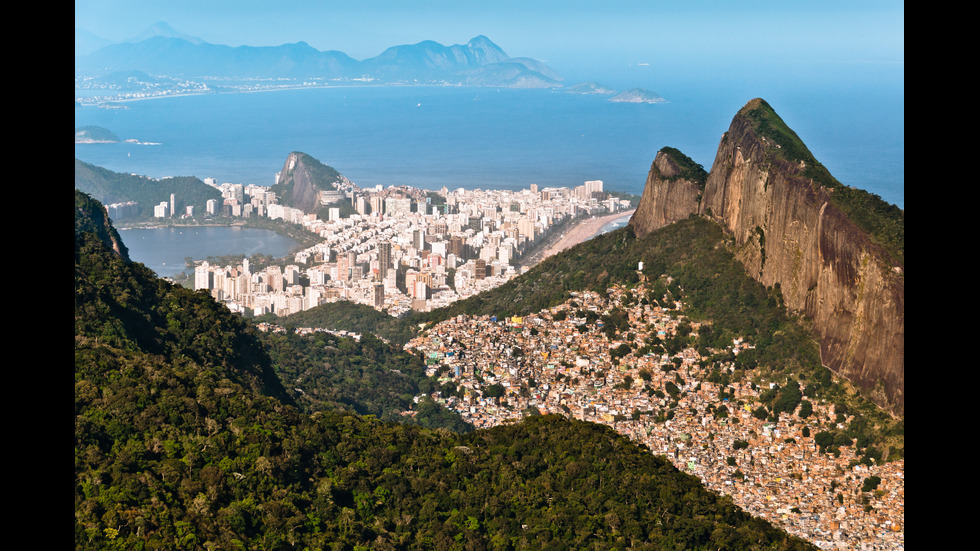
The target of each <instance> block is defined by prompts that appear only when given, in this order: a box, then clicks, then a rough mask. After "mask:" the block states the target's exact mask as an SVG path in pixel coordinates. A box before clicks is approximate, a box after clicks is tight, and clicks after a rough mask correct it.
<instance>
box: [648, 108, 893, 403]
mask: <svg viewBox="0 0 980 551" xmlns="http://www.w3.org/2000/svg"><path fill="white" fill-rule="evenodd" d="M676 158H677V156H676V154H669V155H668V154H663V155H661V154H658V156H657V160H656V161H655V162H654V166H653V167H651V171H650V177H649V178H648V180H647V185H646V188H645V189H644V193H643V198H642V199H641V201H640V208H638V209H637V212H636V213H635V214H634V216H633V218H632V220H631V221H630V226H631V227H632V228H634V231H636V232H637V235H638V236H639V235H645V234H647V233H649V232H651V231H653V230H654V229H656V228H659V227H662V226H664V225H666V224H670V223H671V222H672V221H675V220H678V219H681V218H684V217H686V215H688V214H691V213H697V214H698V215H700V216H703V217H705V218H707V219H710V220H713V221H715V222H717V223H718V224H719V225H720V226H721V227H722V228H724V229H725V231H726V232H727V233H728V234H730V235H731V236H732V237H733V238H734V243H735V250H736V257H737V258H738V259H739V261H740V262H741V263H742V264H743V265H744V266H745V269H746V271H747V272H748V274H749V275H750V276H751V277H753V278H755V279H756V280H758V281H760V282H761V283H762V284H764V285H765V286H767V287H776V288H778V289H779V291H780V293H781V295H782V297H783V300H784V301H785V304H786V306H787V307H788V308H789V309H790V310H792V311H796V312H800V313H802V314H804V315H805V316H806V317H807V318H808V319H810V320H812V323H813V327H814V330H815V331H816V332H817V334H818V335H819V338H820V356H821V361H822V362H823V363H824V365H827V366H828V367H829V368H830V369H831V370H833V371H834V372H836V373H838V374H840V375H842V376H844V377H846V378H847V379H848V380H850V381H851V382H853V383H854V384H855V385H857V386H858V387H860V388H861V389H863V390H864V391H865V392H866V393H868V394H869V395H870V396H871V397H872V398H873V399H874V400H875V401H876V402H877V403H878V404H879V405H880V406H881V407H883V408H885V409H886V410H888V411H891V412H892V413H893V414H895V415H899V416H900V415H903V414H904V406H905V276H904V250H905V238H904V235H905V213H904V211H903V210H901V209H898V208H897V207H895V206H894V205H889V204H887V203H885V202H884V201H882V200H881V199H880V198H879V197H877V196H874V195H872V194H869V193H867V192H864V191H861V190H855V189H853V188H849V187H847V186H844V185H842V184H841V183H840V182H838V181H837V180H835V179H834V178H833V177H832V176H831V175H830V174H829V172H827V170H826V169H825V168H824V167H823V165H821V164H820V163H819V162H818V161H817V160H816V159H814V158H813V155H812V154H811V153H810V151H809V150H808V149H807V148H806V146H805V145H804V144H803V143H802V141H801V140H800V139H799V137H798V136H797V135H796V134H795V133H794V132H793V131H792V130H791V129H789V127H787V126H786V124H785V122H783V121H782V119H780V118H779V116H778V115H777V114H776V112H775V111H774V110H773V109H772V107H771V106H770V105H769V104H768V103H766V102H765V101H764V100H761V99H753V100H752V101H749V102H748V103H747V104H746V105H745V106H744V107H743V108H742V109H741V110H740V111H739V112H738V113H737V114H736V115H735V117H734V118H733V120H732V123H731V125H730V126H729V129H728V131H727V132H726V133H725V134H724V135H723V136H722V139H721V143H720V144H719V147H718V153H717V154H716V156H715V160H714V163H713V165H712V167H711V170H710V172H709V173H708V176H707V179H706V181H705V182H704V185H703V191H702V192H700V193H695V192H694V191H693V189H692V188H691V186H690V185H687V186H685V185H684V184H683V183H682V182H680V181H679V180H677V179H675V178H672V177H667V178H665V177H663V176H662V175H663V174H664V173H665V172H666V173H668V174H674V172H673V171H670V172H668V171H667V170H665V169H664V168H663V167H664V166H665V165H669V164H670V161H671V160H672V159H676Z"/></svg>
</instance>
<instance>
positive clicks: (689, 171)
mask: <svg viewBox="0 0 980 551" xmlns="http://www.w3.org/2000/svg"><path fill="white" fill-rule="evenodd" d="M707 178H708V173H707V172H705V170H704V168H703V167H702V166H701V165H699V164H697V163H695V162H694V161H693V160H692V159H691V158H690V157H688V156H687V155H684V154H683V153H681V152H680V151H678V150H676V149H673V148H669V147H665V148H663V149H661V150H660V151H659V152H657V157H656V158H655V159H654V160H653V164H652V165H650V173H649V174H648V175H647V182H646V186H644V188H643V195H641V196H640V203H639V205H637V208H636V212H634V213H633V216H632V217H630V222H629V224H630V227H632V228H633V231H634V232H635V233H636V235H637V236H639V237H643V236H645V235H647V234H649V233H650V232H651V231H653V230H655V229H658V228H662V227H664V226H666V225H668V224H672V223H674V222H677V221H680V220H684V219H686V218H687V217H688V216H690V215H692V214H696V213H697V212H698V205H699V204H700V203H701V194H702V193H703V192H704V185H705V183H706V181H707Z"/></svg>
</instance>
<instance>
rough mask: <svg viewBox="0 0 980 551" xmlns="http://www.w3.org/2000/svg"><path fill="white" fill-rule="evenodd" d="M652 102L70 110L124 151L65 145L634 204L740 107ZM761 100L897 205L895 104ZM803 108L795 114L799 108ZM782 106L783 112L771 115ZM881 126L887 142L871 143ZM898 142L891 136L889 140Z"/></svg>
mask: <svg viewBox="0 0 980 551" xmlns="http://www.w3.org/2000/svg"><path fill="white" fill-rule="evenodd" d="M685 94H687V95H684V96H680V97H670V98H668V100H669V103H664V104H626V103H613V102H609V101H607V96H595V95H590V96H583V95H576V94H568V93H564V92H560V91H550V90H510V89H497V88H439V87H351V88H329V89H322V88H321V89H308V90H284V91H275V92H260V93H250V94H214V95H206V96H187V97H177V98H161V99H153V100H144V101H134V102H127V103H126V106H127V107H128V109H124V110H119V109H99V108H96V107H83V108H78V109H76V112H75V125H76V127H77V126H85V125H97V126H103V127H105V128H108V129H109V130H111V131H113V132H114V133H115V134H116V135H118V136H119V137H120V138H121V139H124V140H125V139H135V140H139V141H140V142H149V143H152V144H157V145H141V144H135V143H118V144H77V145H76V146H75V156H76V157H77V158H79V159H81V160H83V161H85V162H88V163H91V164H95V165H98V166H102V167H105V168H108V169H111V170H115V171H119V172H132V173H137V174H143V175H147V176H152V177H157V178H160V177H166V176H197V177H200V178H205V177H214V178H216V179H217V180H218V181H219V182H232V183H243V184H259V185H265V186H268V185H272V184H273V183H274V177H275V173H276V172H277V171H279V170H280V169H281V168H282V165H283V163H284V162H285V159H286V157H287V155H288V154H289V153H290V152H292V151H302V152H304V153H308V154H310V155H312V156H313V157H315V158H317V159H319V160H320V161H321V162H323V163H325V164H328V165H330V166H333V167H334V168H336V169H337V170H338V171H340V172H341V173H342V174H344V175H345V176H347V177H348V178H350V179H351V180H352V181H354V182H355V183H357V184H358V185H360V186H361V187H365V188H366V187H372V186H375V185H383V186H385V187H387V186H390V185H410V186H415V187H420V188H425V189H439V188H441V187H443V186H446V187H448V188H450V189H455V188H459V187H462V188H467V189H475V188H481V189H490V188H492V189H523V188H527V187H528V186H529V185H530V184H538V186H539V187H544V186H566V187H573V186H576V185H580V184H581V183H582V182H584V181H586V180H603V181H604V182H605V185H606V189H607V190H617V191H625V192H629V193H635V194H640V193H642V191H643V185H644V183H645V180H646V176H647V172H648V171H649V168H650V164H651V162H652V161H653V158H654V157H655V156H656V152H657V151H658V150H659V149H660V148H662V147H664V146H670V147H676V148H677V149H680V150H681V151H682V152H684V153H685V154H687V155H689V156H690V157H692V158H693V159H694V160H695V161H696V162H698V163H701V164H702V165H703V166H704V167H705V169H710V168H711V163H712V162H713V160H714V154H715V152H716V150H717V146H718V141H719V140H720V138H721V135H722V133H723V132H724V131H725V130H727V127H728V124H729V123H730V122H731V118H732V116H733V115H734V114H735V112H736V111H737V110H738V109H739V108H740V107H741V106H742V105H743V104H744V103H745V101H748V100H749V99H751V98H745V100H744V101H742V100H738V101H736V100H734V99H733V98H731V96H732V94H731V93H730V92H728V91H726V90H722V91H715V90H711V89H696V90H692V91H688V92H685ZM785 97H787V98H788V99H787V100H785V101H783V102H782V104H781V102H780V99H779V98H777V99H775V100H774V99H769V98H766V99H767V101H769V102H770V104H771V105H773V108H774V109H776V111H777V113H780V114H781V115H782V113H783V112H785V111H789V112H791V113H800V112H803V113H807V115H808V116H797V117H796V118H797V119H802V120H794V119H793V118H791V117H790V116H787V115H783V117H784V119H786V120H787V123H788V124H789V125H790V127H791V128H794V130H796V132H797V133H798V134H800V137H801V138H802V139H803V141H804V143H806V144H807V146H808V147H809V148H810V149H811V151H812V152H813V153H814V155H815V156H816V157H817V159H818V160H819V161H821V162H822V163H823V164H824V165H826V166H827V167H828V169H829V170H830V171H831V173H832V174H834V176H835V177H837V178H838V179H839V180H840V181H842V182H843V183H845V184H848V185H853V186H855V187H859V188H862V189H866V190H869V191H871V192H873V193H877V194H879V195H881V196H882V197H883V198H884V199H886V200H888V201H889V202H893V203H896V204H898V205H899V206H903V207H904V139H903V135H904V134H903V125H904V121H903V119H902V118H898V119H896V118H895V113H896V110H897V111H898V113H899V114H901V106H902V101H901V98H893V99H892V101H891V102H881V101H879V102H877V103H874V104H872V105H869V104H871V103H872V102H871V101H870V100H868V101H863V102H862V101H857V102H854V105H856V107H855V108H853V109H851V108H849V106H850V105H852V104H848V103H840V104H837V105H835V104H834V103H833V101H832V100H831V99H829V98H824V97H821V95H820V94H819V93H814V94H811V95H809V96H808V95H806V94H800V95H799V97H797V98H793V97H792V95H791V94H786V95H785ZM801 105H802V106H804V107H807V108H809V111H806V110H805V109H802V108H801V107H800V106H801ZM781 106H785V109H781ZM883 127H887V128H889V129H890V130H891V131H887V132H883V131H882V128H883ZM895 136H897V137H898V139H896V138H895Z"/></svg>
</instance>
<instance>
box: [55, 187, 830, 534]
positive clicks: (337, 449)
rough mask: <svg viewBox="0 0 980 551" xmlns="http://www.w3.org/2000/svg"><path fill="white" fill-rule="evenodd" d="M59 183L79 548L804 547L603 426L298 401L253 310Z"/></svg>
mask: <svg viewBox="0 0 980 551" xmlns="http://www.w3.org/2000/svg"><path fill="white" fill-rule="evenodd" d="M75 197H76V212H75V218H76V223H75V227H76V230H75V377H74V388H75V398H74V413H75V418H74V419H75V421H74V451H75V454H74V466H75V472H74V483H73V486H74V489H75V492H74V505H75V524H74V537H75V547H76V548H80V549H83V548H84V549H103V548H119V549H170V548H194V549H197V548H202V549H204V548H215V549H234V548H249V549H253V548H254V549H269V550H280V549H283V550H285V549H294V548H309V549H326V548H333V549H357V548H365V549H366V548H374V549H422V548H434V549H454V548H460V549H466V548H471V549H491V548H498V549H517V548H522V549H530V548H535V549H562V548H576V549H613V548H627V547H628V548H635V549H649V550H653V549H668V548H670V549H678V548H690V549H784V550H796V549H814V547H813V546H812V545H809V544H808V543H806V542H804V541H802V540H800V539H798V538H796V537H792V536H789V535H787V534H786V533H785V532H782V531H780V530H777V529H775V528H774V527H773V526H772V525H771V524H769V523H767V522H765V521H763V520H760V519H757V518H753V517H752V516H750V515H749V514H748V513H746V512H745V511H743V510H741V509H740V508H738V507H736V506H735V505H733V503H732V501H731V499H730V498H727V497H722V496H719V495H717V494H715V493H712V492H709V491H707V490H705V488H704V487H703V486H702V485H701V484H700V483H699V481H698V480H697V478H696V477H694V476H691V475H688V474H685V473H682V472H680V471H678V470H677V469H676V468H675V467H674V466H673V465H671V464H670V462H669V461H667V460H666V459H665V458H663V457H659V456H655V455H653V454H651V453H650V452H649V451H648V450H645V449H643V448H641V447H639V446H636V445H635V444H634V443H632V442H631V441H630V440H629V439H627V438H626V437H624V436H622V435H619V434H616V433H615V431H613V430H612V429H611V428H609V427H604V426H600V425H595V424H590V423H585V422H581V421H575V420H568V419H565V418H563V417H559V416H540V417H532V418H528V419H525V420H523V421H522V422H520V423H514V424H511V425H507V426H501V427H497V428H494V429H490V430H480V431H473V432H471V433H468V434H457V433H452V432H449V431H445V430H427V429H424V428H421V427H418V426H411V425H406V424H394V423H386V422H381V421H378V420H375V419H372V418H371V417H361V416H359V415H356V414H354V413H351V412H350V411H345V410H322V411H317V412H315V413H307V412H305V411H304V410H302V409H300V407H299V406H298V405H297V404H296V403H295V402H293V401H292V400H291V399H290V397H289V395H288V394H287V393H286V392H285V389H284V388H283V385H282V383H281V381H280V380H279V379H278V377H277V376H276V372H275V370H274V362H273V359H272V357H271V356H270V354H269V352H268V350H267V349H266V348H265V347H264V346H263V344H262V340H261V339H260V338H259V336H258V335H257V331H256V329H255V328H254V327H253V326H251V325H250V324H249V323H248V322H247V321H246V320H244V319H243V318H242V317H241V316H238V315H235V314H232V313H231V312H229V311H228V310H227V309H226V308H224V307H223V306H221V305H220V304H218V303H217V302H216V301H214V300H213V299H212V298H211V297H210V296H208V295H206V294H204V293H199V292H193V291H190V290H187V289H183V288H181V287H179V286H175V285H171V284H169V283H167V282H165V281H163V280H161V279H157V278H155V277H153V274H152V272H150V271H149V270H148V269H146V268H145V267H144V266H142V265H141V264H135V263H132V262H129V261H127V260H126V259H125V257H124V256H122V255H120V254H119V253H118V252H115V251H114V249H113V244H112V243H113V240H112V239H108V240H107V239H106V237H107V235H108V234H107V233H106V231H103V230H107V231H108V227H106V226H105V220H106V218H105V216H104V210H103V209H102V207H101V205H99V204H98V203H97V202H96V201H94V200H92V199H91V198H90V197H87V196H85V195H84V194H82V193H81V192H78V191H76V193H75ZM109 233H111V232H109ZM315 338H316V337H314V339H315ZM287 344H288V343H282V345H283V346H286V345H287ZM311 344H312V345H313V346H314V347H319V348H321V349H323V348H328V347H330V348H336V349H337V350H336V354H335V356H333V357H334V358H338V359H339V357H340V356H341V355H344V356H350V358H348V359H349V360H351V361H353V360H354V359H357V360H358V361H368V362H370V361H372V359H371V357H370V354H371V350H372V348H373V346H375V345H377V344H378V343H377V342H375V344H374V345H371V346H369V347H367V348H361V349H356V348H353V347H352V346H353V345H352V341H351V340H350V339H347V340H335V339H332V338H331V339H330V340H329V343H328V341H327V340H323V341H317V340H313V341H311ZM280 352H281V353H283V354H285V353H286V351H280ZM291 355H292V356H295V355H296V354H295V352H294V353H293V354H291ZM355 356H356V358H355ZM321 369H331V365H329V364H328V365H323V364H322V363H321ZM341 376H343V377H353V376H354V375H353V373H343V374H341ZM356 382H357V381H356V380H352V383H354V384H353V385H352V386H354V387H356V386H357V385H356Z"/></svg>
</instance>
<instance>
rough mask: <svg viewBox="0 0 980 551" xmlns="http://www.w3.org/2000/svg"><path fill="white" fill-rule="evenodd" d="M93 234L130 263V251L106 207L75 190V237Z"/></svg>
mask: <svg viewBox="0 0 980 551" xmlns="http://www.w3.org/2000/svg"><path fill="white" fill-rule="evenodd" d="M81 233H92V234H95V236H96V237H98V238H99V240H100V241H102V243H104V244H105V246H106V247H107V248H108V249H109V250H111V251H112V252H113V253H115V254H116V256H118V257H119V258H122V259H123V260H126V261H128V260H129V249H127V248H126V245H125V244H123V241H122V239H121V238H120V237H119V232H117V231H116V228H115V227H114V226H113V225H112V221H111V220H109V214H108V213H107V212H106V209H105V206H104V205H103V204H102V203H100V202H98V201H97V200H95V199H93V198H92V196H91V195H89V194H87V193H84V192H82V191H79V190H77V189H76V190H75V235H76V236H77V235H78V234H81ZM76 252H77V251H76Z"/></svg>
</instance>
